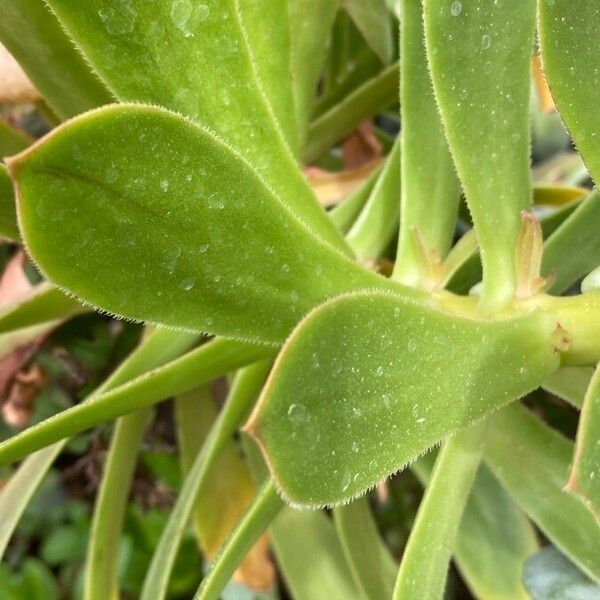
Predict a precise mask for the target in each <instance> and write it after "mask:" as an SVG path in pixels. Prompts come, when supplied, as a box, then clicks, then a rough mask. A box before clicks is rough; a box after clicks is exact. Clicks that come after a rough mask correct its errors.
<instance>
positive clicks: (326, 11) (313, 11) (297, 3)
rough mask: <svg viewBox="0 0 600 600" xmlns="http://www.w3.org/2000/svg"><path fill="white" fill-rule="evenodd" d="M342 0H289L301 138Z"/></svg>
mask: <svg viewBox="0 0 600 600" xmlns="http://www.w3.org/2000/svg"><path fill="white" fill-rule="evenodd" d="M339 5H340V2H339V0H288V14H289V27H290V71H291V75H292V88H293V90H294V98H295V108H296V115H297V121H298V127H299V131H300V135H301V138H302V139H303V138H304V136H305V135H306V131H305V130H306V125H307V123H308V120H309V118H310V115H311V113H312V109H313V106H314V103H315V98H316V95H317V84H318V81H319V77H320V75H321V69H322V66H323V62H324V60H325V56H326V50H327V43H328V42H329V36H330V34H331V28H332V27H333V22H334V19H335V15H336V13H337V12H338V8H339Z"/></svg>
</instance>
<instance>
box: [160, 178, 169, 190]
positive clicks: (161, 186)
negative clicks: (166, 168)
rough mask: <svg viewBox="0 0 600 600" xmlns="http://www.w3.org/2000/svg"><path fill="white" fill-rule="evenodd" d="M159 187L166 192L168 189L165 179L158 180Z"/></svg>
mask: <svg viewBox="0 0 600 600" xmlns="http://www.w3.org/2000/svg"><path fill="white" fill-rule="evenodd" d="M160 189H161V190H162V191H163V192H168V191H169V182H168V181H167V180H166V179H163V180H162V181H161V182H160Z"/></svg>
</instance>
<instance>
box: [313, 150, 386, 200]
mask: <svg viewBox="0 0 600 600" xmlns="http://www.w3.org/2000/svg"><path fill="white" fill-rule="evenodd" d="M381 161H382V159H381V158H376V159H374V160H372V161H370V162H368V163H365V164H364V165H362V166H360V167H358V168H357V169H352V170H347V171H336V172H332V171H326V170H324V169H319V168H318V167H308V168H307V169H306V171H305V174H306V177H307V178H308V181H309V183H310V185H311V186H312V188H313V190H314V192H315V194H316V196H317V198H318V199H319V202H320V203H321V204H322V205H323V206H325V207H329V206H335V205H336V204H339V203H340V202H341V201H342V200H344V199H345V198H346V197H347V196H348V195H349V194H351V193H352V192H353V191H354V190H355V189H356V188H357V187H358V186H359V185H360V184H361V183H362V182H363V181H364V180H365V178H367V177H368V176H369V175H370V174H371V173H372V172H373V171H374V170H375V169H376V168H377V167H378V166H379V165H380V163H381Z"/></svg>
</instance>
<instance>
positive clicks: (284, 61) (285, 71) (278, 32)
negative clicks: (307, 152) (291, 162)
mask: <svg viewBox="0 0 600 600" xmlns="http://www.w3.org/2000/svg"><path fill="white" fill-rule="evenodd" d="M222 5H223V2H220V3H218V4H217V3H215V6H218V7H219V9H222V8H221V7H222ZM235 5H236V9H237V10H238V11H239V15H240V23H241V25H242V26H243V35H244V37H245V39H246V41H247V47H248V55H249V57H250V60H251V62H252V69H253V70H254V71H255V72H256V76H257V78H258V80H259V86H260V88H262V95H264V97H265V100H266V101H267V103H268V105H270V107H271V109H272V111H273V113H274V116H275V119H276V121H277V125H278V127H279V128H280V129H281V130H282V132H283V135H284V137H285V139H286V140H287V142H288V144H289V145H290V147H291V149H292V150H293V152H294V154H297V153H298V148H299V140H298V134H299V131H298V129H299V124H298V122H297V114H296V110H295V98H294V95H293V89H292V83H293V79H292V80H290V67H291V47H290V44H291V39H290V38H291V29H290V22H289V16H288V10H289V6H290V0H258V1H255V2H245V1H242V0H236V2H235ZM192 10H193V9H192ZM172 12H173V11H171V13H172ZM266 15H268V18H265V16H266ZM274 48H277V50H276V51H275V52H274V51H273V49H274ZM219 58H220V61H223V56H220V57H219ZM233 100H235V103H236V104H237V103H239V101H240V98H239V96H238V97H236V98H235V99H233V98H232V101H233Z"/></svg>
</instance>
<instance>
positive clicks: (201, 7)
mask: <svg viewBox="0 0 600 600" xmlns="http://www.w3.org/2000/svg"><path fill="white" fill-rule="evenodd" d="M196 15H197V16H198V21H205V20H206V19H208V15H210V7H209V6H207V5H206V4H198V7H197V8H196Z"/></svg>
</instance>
